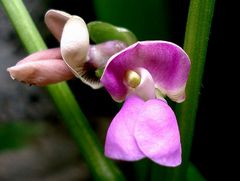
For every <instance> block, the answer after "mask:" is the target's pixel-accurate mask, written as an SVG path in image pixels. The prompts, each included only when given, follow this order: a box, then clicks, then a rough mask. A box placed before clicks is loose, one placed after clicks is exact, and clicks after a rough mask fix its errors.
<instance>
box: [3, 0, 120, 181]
mask: <svg viewBox="0 0 240 181" xmlns="http://www.w3.org/2000/svg"><path fill="white" fill-rule="evenodd" d="M0 2H1V3H2V5H3V7H4V9H5V11H6V13H7V15H8V17H9V19H10V20H11V22H12V24H13V27H14V28H15V30H16V32H17V34H18V35H19V37H20V39H21V41H22V43H23V45H24V47H25V48H26V50H27V52H28V53H32V52H35V51H39V50H42V49H46V48H47V47H46V45H45V43H44V41H43V39H42V38H41V36H40V34H39V32H38V31H37V29H36V27H35V25H34V23H33V21H32V19H31V17H30V15H29V13H28V11H27V9H26V8H25V6H24V4H23V3H22V1H21V0H11V1H9V0H0ZM47 91H48V92H49V94H50V96H51V97H52V99H53V101H54V103H55V105H56V107H57V109H58V110H59V112H60V114H61V116H62V118H63V121H64V123H65V125H66V126H67V127H68V129H69V131H70V133H71V134H72V135H73V137H74V138H75V140H76V143H77V145H78V147H79V148H80V151H81V154H82V156H83V157H84V158H85V160H86V162H87V164H88V166H89V168H90V170H91V171H92V174H93V177H94V178H95V179H96V180H124V177H123V175H122V174H121V172H120V171H119V170H118V169H117V167H116V166H115V165H114V164H113V163H112V162H111V161H110V160H108V159H107V158H105V157H104V155H103V153H102V148H101V146H100V144H99V142H98V140H97V138H96V135H95V134H94V132H93V131H92V129H91V128H90V125H89V123H88V121H87V119H86V117H85V116H84V114H83V113H82V111H81V109H80V108H79V106H78V103H77V102H76V100H75V98H74V96H73V94H72V92H71V90H70V89H69V87H68V85H67V84H66V83H65V82H63V83H58V84H54V85H49V86H47Z"/></svg>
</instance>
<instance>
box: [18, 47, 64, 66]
mask: <svg viewBox="0 0 240 181" xmlns="http://www.w3.org/2000/svg"><path fill="white" fill-rule="evenodd" d="M49 59H62V56H61V52H60V48H51V49H47V50H41V51H38V52H34V53H32V54H30V55H28V56H27V57H25V58H24V59H22V60H20V61H19V62H17V64H16V65H20V64H23V63H27V62H33V61H39V60H40V61H44V60H49Z"/></svg>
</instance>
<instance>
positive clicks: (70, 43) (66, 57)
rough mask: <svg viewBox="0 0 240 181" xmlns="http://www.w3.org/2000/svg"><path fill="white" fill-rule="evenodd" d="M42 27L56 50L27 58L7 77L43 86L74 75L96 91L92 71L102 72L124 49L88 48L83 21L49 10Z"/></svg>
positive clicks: (116, 45)
mask: <svg viewBox="0 0 240 181" xmlns="http://www.w3.org/2000/svg"><path fill="white" fill-rule="evenodd" d="M45 23H46V24H47V26H48V28H49V29H50V30H51V32H52V33H53V35H54V36H55V37H56V39H57V40H59V41H60V48H53V49H48V50H43V51H39V52H36V53H33V54H31V55H30V56H28V57H26V58H24V59H23V60H21V61H20V62H18V63H17V64H16V65H15V66H13V67H10V68H8V69H7V71H8V72H9V73H10V76H11V77H12V78H13V79H16V80H19V81H22V82H25V83H28V84H33V85H37V86H45V85H48V84H52V83H57V82H60V81H65V80H69V79H71V78H73V77H74V75H75V76H76V77H78V78H80V79H81V80H82V81H83V82H84V83H86V84H87V85H89V86H91V87H92V88H100V87H101V84H100V82H99V77H98V76H97V75H96V71H97V70H98V69H101V68H104V66H105V64H106V62H107V60H108V58H109V57H110V56H112V55H113V54H114V53H117V52H118V51H120V50H122V49H123V48H125V47H126V45H125V44H124V43H122V42H120V41H108V42H104V43H101V44H97V45H90V44H89V34H88V29H87V26H86V24H85V22H84V21H83V19H82V18H80V17H78V16H74V15H70V14H68V13H66V12H63V11H58V10H49V11H48V12H47V13H46V15H45Z"/></svg>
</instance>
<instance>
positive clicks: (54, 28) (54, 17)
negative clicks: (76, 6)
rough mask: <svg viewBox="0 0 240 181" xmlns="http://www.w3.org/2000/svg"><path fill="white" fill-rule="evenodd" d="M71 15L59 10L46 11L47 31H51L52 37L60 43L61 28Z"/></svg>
mask: <svg viewBox="0 0 240 181" xmlns="http://www.w3.org/2000/svg"><path fill="white" fill-rule="evenodd" d="M71 17H72V15H70V14H68V13H66V12H64V11H59V10H54V9H51V10H48V11H47V13H46V14H45V19H44V21H45V24H46V25H47V27H48V29H49V30H50V31H51V33H52V34H53V35H54V37H55V38H56V39H57V40H58V41H60V40H61V36H62V32H63V27H64V25H65V23H66V22H67V20H68V19H69V18H71Z"/></svg>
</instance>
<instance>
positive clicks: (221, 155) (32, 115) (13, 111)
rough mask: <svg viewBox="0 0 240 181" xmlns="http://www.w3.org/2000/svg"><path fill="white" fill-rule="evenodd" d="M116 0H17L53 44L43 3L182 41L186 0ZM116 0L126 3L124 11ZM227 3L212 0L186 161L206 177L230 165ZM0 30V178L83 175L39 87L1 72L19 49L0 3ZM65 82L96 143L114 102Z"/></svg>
mask: <svg viewBox="0 0 240 181" xmlns="http://www.w3.org/2000/svg"><path fill="white" fill-rule="evenodd" d="M122 1H123V0H122ZM123 2H124V3H123ZM123 2H121V3H119V5H118V3H117V2H111V1H107V0H102V1H101V0H80V1H74V0H67V1H66V0H38V1H37V0H24V3H25V4H26V6H27V8H28V10H29V12H30V14H31V15H32V17H33V19H34V22H35V23H36V25H37V27H38V29H39V31H40V33H41V35H42V36H43V37H44V40H45V41H46V43H47V45H48V46H49V47H57V46H59V44H58V42H57V41H56V40H55V39H54V37H53V36H52V35H51V34H50V32H49V31H48V30H47V28H46V26H45V24H44V22H43V19H44V14H45V12H46V11H47V10H48V9H59V10H63V11H66V12H68V13H70V14H76V15H79V16H81V17H82V18H83V19H84V20H85V21H86V22H90V21H94V20H102V21H107V22H110V23H112V24H115V25H117V26H123V27H126V28H128V29H130V30H131V31H132V32H134V33H135V34H136V35H137V37H138V38H139V39H140V40H148V39H161V40H167V41H172V42H174V43H176V44H178V45H180V46H181V47H182V46H183V40H184V31H185V25H186V24H185V23H186V20H187V12H188V5H189V1H188V0H178V1H176V0H162V1H159V0H149V2H148V5H146V3H145V4H144V3H143V1H139V2H138V1H131V0H124V1H123ZM136 2H138V3H136ZM107 3H108V4H107ZM121 4H124V6H128V7H130V8H128V9H126V10H125V7H124V6H121ZM233 8H234V6H233V5H232V4H231V5H229V3H225V2H223V1H222V2H221V1H217V2H216V8H215V13H214V17H213V24H212V29H211V34H210V39H209V47H208V53H207V60H206V64H205V72H204V77H203V82H202V88H201V91H200V92H199V94H200V101H199V109H198V113H197V119H196V127H195V135H194V139H193V144H192V153H191V161H192V163H193V164H194V165H195V166H196V167H197V168H198V169H199V170H200V172H201V173H202V175H203V176H204V177H205V178H206V180H215V179H216V177H217V175H219V173H221V176H224V175H227V177H228V178H229V174H227V172H226V171H224V168H225V167H224V165H230V163H229V160H231V159H230V157H229V156H230V155H229V154H228V153H227V151H229V148H230V147H232V146H231V145H230V142H229V140H232V138H234V137H235V135H234V134H235V132H234V131H232V127H234V125H235V124H236V121H237V120H239V118H238V117H237V116H236V115H235V114H236V113H237V112H235V110H234V106H232V102H230V100H231V97H232V98H233V99H235V97H236V95H235V94H234V93H237V94H238V91H237V89H236V84H237V83H239V80H236V81H235V80H234V79H233V78H237V77H238V76H236V75H233V74H235V73H237V72H236V71H234V70H233V69H234V67H235V65H236V62H237V60H236V58H235V57H233V56H234V51H233V49H234V47H233V46H232V45H231V43H230V40H232V39H235V38H236V37H235V35H236V34H234V33H233V32H234V30H235V26H234V25H235V24H236V22H233V23H232V21H233V18H232V17H234V15H235V14H234V13H236V11H233ZM232 26H233V27H234V28H231V27H232ZM0 31H1V33H0V85H1V86H0V110H1V111H0V181H2V180H3V181H15V180H24V181H26V180H34V181H35V180H36V181H37V180H44V181H45V180H46V181H54V180H56V181H74V180H91V175H90V173H89V171H88V169H87V166H86V165H85V164H84V161H83V160H82V159H81V155H80V154H79V153H78V150H77V148H76V145H75V143H74V141H73V140H72V139H71V137H70V136H69V134H68V131H67V130H66V129H65V127H64V125H62V122H61V118H60V117H59V116H58V114H57V111H56V110H55V108H54V105H53V104H52V102H51V100H50V98H49V97H48V95H47V93H46V92H45V90H44V88H39V87H35V86H28V85H25V84H22V83H19V82H16V81H13V80H12V79H11V78H10V77H9V75H8V73H7V72H6V68H7V67H9V66H13V65H14V64H16V62H17V61H18V60H20V59H22V58H23V57H25V56H26V55H27V54H26V52H25V50H24V49H23V47H22V46H21V44H20V41H19V40H18V37H17V36H16V34H15V32H14V30H13V29H12V27H11V25H10V23H9V21H8V19H7V17H6V15H5V14H4V11H3V9H2V7H1V6H0ZM230 80H231V81H233V82H234V83H232V84H231V83H230ZM68 84H69V85H70V87H71V88H72V90H73V92H74V94H75V96H76V98H77V100H78V102H79V104H80V106H81V108H82V110H83V112H84V113H85V114H86V115H87V117H88V118H89V120H91V125H92V126H93V128H94V129H95V130H96V132H97V133H98V135H99V138H100V140H101V141H102V142H103V140H104V134H105V129H106V125H107V124H108V123H109V121H110V120H111V118H112V117H113V116H114V115H115V113H116V112H117V110H118V108H117V107H116V105H115V104H114V102H113V101H112V100H111V98H110V96H109V95H108V94H107V93H106V92H105V90H104V89H101V90H97V91H94V90H92V89H91V88H89V87H87V86H86V85H84V84H82V83H81V81H79V80H77V79H74V80H70V81H69V82H68ZM229 95H230V96H229ZM102 102H104V105H102V104H103V103H102ZM123 170H124V169H123ZM222 170H223V172H221V171H222ZM125 172H126V173H127V174H128V172H127V171H125Z"/></svg>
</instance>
